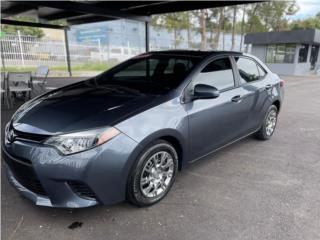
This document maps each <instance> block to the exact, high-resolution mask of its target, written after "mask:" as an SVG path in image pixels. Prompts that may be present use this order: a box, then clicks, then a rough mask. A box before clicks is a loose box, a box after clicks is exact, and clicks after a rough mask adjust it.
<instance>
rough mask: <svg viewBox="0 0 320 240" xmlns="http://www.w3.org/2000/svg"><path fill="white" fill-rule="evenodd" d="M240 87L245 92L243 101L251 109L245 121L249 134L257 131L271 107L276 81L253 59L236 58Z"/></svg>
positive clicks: (245, 57)
mask: <svg viewBox="0 0 320 240" xmlns="http://www.w3.org/2000/svg"><path fill="white" fill-rule="evenodd" d="M234 60H235V65H236V68H237V73H238V77H239V80H240V86H241V89H242V91H243V95H242V101H243V103H245V104H246V105H248V107H249V111H248V115H247V119H246V121H245V123H244V124H245V126H244V127H245V131H246V132H247V133H249V132H252V131H255V130H257V128H259V127H260V126H261V124H262V121H263V118H264V115H265V113H266V111H267V109H268V107H269V106H270V97H271V95H272V93H271V92H272V89H273V86H274V81H273V80H272V77H270V76H268V73H267V71H266V70H265V69H264V68H263V67H262V66H261V65H260V64H259V63H258V62H257V61H255V60H254V59H253V58H250V57H247V56H235V57H234Z"/></svg>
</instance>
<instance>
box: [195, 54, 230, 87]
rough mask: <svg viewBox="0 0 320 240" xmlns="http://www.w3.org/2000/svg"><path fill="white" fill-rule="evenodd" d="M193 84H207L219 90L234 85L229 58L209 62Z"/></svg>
mask: <svg viewBox="0 0 320 240" xmlns="http://www.w3.org/2000/svg"><path fill="white" fill-rule="evenodd" d="M193 84H194V85H196V84H207V85H210V86H213V87H215V88H217V89H219V90H223V89H227V88H231V87H234V77H233V71H232V66H231V62H230V60H229V58H222V59H218V60H215V61H213V62H211V63H209V64H208V65H207V66H206V67H205V68H204V69H203V70H202V71H201V72H200V73H199V75H198V76H197V77H196V79H195V81H194V83H193Z"/></svg>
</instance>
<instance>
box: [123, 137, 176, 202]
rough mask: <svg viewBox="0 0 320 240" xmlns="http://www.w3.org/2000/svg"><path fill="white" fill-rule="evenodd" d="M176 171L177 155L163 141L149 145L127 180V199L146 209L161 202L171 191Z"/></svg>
mask: <svg viewBox="0 0 320 240" xmlns="http://www.w3.org/2000/svg"><path fill="white" fill-rule="evenodd" d="M177 171H178V154H177V152H176V150H175V149H174V147H173V146H172V145H171V144H170V143H168V142H167V141H164V140H157V141H155V142H153V143H152V144H150V145H149V146H148V147H147V148H146V149H145V150H144V151H143V152H142V153H141V154H140V155H139V157H138V160H137V163H136V165H135V166H134V168H133V170H132V171H131V174H130V176H129V179H128V185H127V198H128V200H129V201H130V202H131V203H133V204H135V205H137V206H139V207H146V206H150V205H153V204H155V203H157V202H159V201H160V200H162V199H163V198H164V197H165V196H166V195H167V193H168V192H169V190H170V189H171V187H172V185H173V182H174V179H175V176H176V173H177Z"/></svg>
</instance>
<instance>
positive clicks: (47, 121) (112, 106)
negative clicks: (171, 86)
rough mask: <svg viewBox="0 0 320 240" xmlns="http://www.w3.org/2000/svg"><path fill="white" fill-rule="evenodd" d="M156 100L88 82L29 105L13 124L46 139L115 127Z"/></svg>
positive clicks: (46, 96) (22, 108)
mask: <svg viewBox="0 0 320 240" xmlns="http://www.w3.org/2000/svg"><path fill="white" fill-rule="evenodd" d="M155 98H156V96H154V95H144V94H138V93H133V92H130V91H123V90H121V89H120V90H118V89H117V87H115V86H111V85H107V84H104V85H101V84H100V85H97V84H95V83H94V82H93V81H90V80H87V81H84V82H81V83H78V84H74V85H70V86H68V87H64V88H61V89H58V90H56V91H53V92H50V93H48V94H45V95H43V96H40V97H38V98H36V99H34V100H32V101H30V102H28V103H26V104H25V105H23V106H22V107H21V108H20V109H18V111H17V112H16V113H15V115H14V117H13V120H12V122H13V127H14V128H15V129H16V130H18V131H21V132H28V133H35V134H46V135H47V134H58V133H65V132H72V131H80V130H85V129H91V128H98V127H104V126H112V125H114V124H116V123H117V122H120V121H122V120H124V119H126V118H128V117H130V116H132V115H134V114H135V113H137V112H141V111H143V110H144V109H146V108H147V106H148V105H150V104H151V103H152V102H153V100H154V99H155Z"/></svg>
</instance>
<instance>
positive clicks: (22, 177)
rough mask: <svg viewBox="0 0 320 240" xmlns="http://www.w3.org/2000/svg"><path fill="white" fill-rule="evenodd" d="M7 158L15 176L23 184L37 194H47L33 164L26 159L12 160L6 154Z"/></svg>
mask: <svg viewBox="0 0 320 240" xmlns="http://www.w3.org/2000/svg"><path fill="white" fill-rule="evenodd" d="M5 154H6V153H4V155H5ZM5 160H6V162H7V164H8V165H9V167H10V169H11V171H12V173H13V175H14V177H15V178H16V180H17V181H18V182H19V183H20V184H21V185H22V186H24V187H25V188H27V189H28V190H30V191H32V192H34V193H36V194H39V195H43V196H46V195H47V193H46V192H45V190H44V189H43V187H42V185H41V183H40V181H39V179H38V177H37V175H36V173H35V172H34V170H33V167H32V164H30V163H27V162H25V161H24V159H16V160H11V159H9V158H8V156H5Z"/></svg>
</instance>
